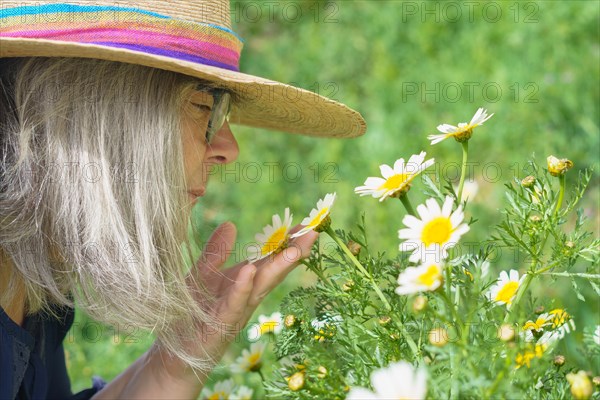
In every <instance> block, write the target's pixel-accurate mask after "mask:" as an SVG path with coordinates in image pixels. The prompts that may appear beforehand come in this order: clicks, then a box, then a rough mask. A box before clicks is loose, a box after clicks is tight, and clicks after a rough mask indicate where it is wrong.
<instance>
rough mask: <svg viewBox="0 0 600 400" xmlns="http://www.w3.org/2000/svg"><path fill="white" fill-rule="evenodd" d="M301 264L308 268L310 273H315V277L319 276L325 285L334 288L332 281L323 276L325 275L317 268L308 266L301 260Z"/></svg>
mask: <svg viewBox="0 0 600 400" xmlns="http://www.w3.org/2000/svg"><path fill="white" fill-rule="evenodd" d="M300 264H302V265H304V266H305V267H306V269H308V270H309V271H312V272H314V274H315V275H317V277H318V278H319V279H321V281H323V282H324V283H325V284H327V285H329V286H333V285H332V284H331V281H330V280H329V279H327V278H326V277H325V275H323V273H322V272H321V271H319V270H318V269H317V268H312V267H311V266H310V265H308V264H307V263H306V262H305V261H304V260H300Z"/></svg>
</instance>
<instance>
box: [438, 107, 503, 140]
mask: <svg viewBox="0 0 600 400" xmlns="http://www.w3.org/2000/svg"><path fill="white" fill-rule="evenodd" d="M492 115H494V114H490V115H487V111H486V110H485V109H483V108H479V109H478V110H477V112H476V113H475V115H474V116H473V118H471V122H469V123H468V124H467V123H465V122H461V123H459V124H458V126H454V125H448V124H442V125H438V127H437V130H438V131H440V132H442V133H443V135H429V136H427V139H429V140H431V144H432V145H433V144H437V143H439V142H441V141H443V140H445V139H447V138H449V137H453V138H454V139H456V141H457V142H466V141H467V140H469V139H470V138H471V136H472V135H473V129H475V128H476V127H478V126H479V125H483V123H484V122H485V121H487V120H488V119H490V118H492Z"/></svg>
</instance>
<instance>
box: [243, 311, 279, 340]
mask: <svg viewBox="0 0 600 400" xmlns="http://www.w3.org/2000/svg"><path fill="white" fill-rule="evenodd" d="M282 325H283V324H282V321H281V313H280V312H275V313H273V314H272V315H270V316H267V315H259V316H258V324H253V325H251V326H250V327H249V328H248V340H250V341H256V340H258V339H259V338H260V337H261V336H262V335H264V334H267V333H272V334H274V335H276V334H278V333H279V332H281V329H282V328H283V326H282Z"/></svg>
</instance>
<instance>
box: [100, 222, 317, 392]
mask: <svg viewBox="0 0 600 400" xmlns="http://www.w3.org/2000/svg"><path fill="white" fill-rule="evenodd" d="M299 228H300V226H296V227H295V228H294V229H293V230H292V232H295V231H296V230H298V229H299ZM317 236H318V234H317V233H316V232H309V233H307V234H306V235H303V236H301V237H299V238H297V239H295V240H292V241H290V243H289V247H288V248H287V249H285V250H284V251H282V252H281V253H279V254H277V255H275V256H271V257H267V258H265V259H263V260H260V261H258V262H256V263H254V264H250V263H248V262H245V261H244V262H241V263H239V264H237V265H235V266H233V267H231V268H228V269H225V270H221V269H220V268H221V266H222V265H223V264H224V263H225V261H227V258H228V257H229V254H230V253H231V250H232V248H233V246H234V243H235V237H236V228H235V225H234V224H232V223H229V222H227V223H224V224H221V225H220V226H219V227H218V228H217V229H216V230H215V231H214V232H213V234H212V235H211V237H210V239H209V241H208V242H207V244H206V246H205V248H204V251H203V252H202V256H201V257H200V259H199V260H198V262H197V263H196V266H195V268H193V269H192V270H191V271H190V274H189V276H188V279H187V282H188V284H189V285H191V287H192V288H193V289H197V288H198V285H197V282H202V283H203V284H204V286H205V287H206V288H207V289H208V290H210V294H212V296H213V297H214V298H215V302H214V303H213V304H212V307H209V306H208V304H209V303H208V302H206V301H205V300H206V299H203V298H199V299H198V302H199V304H201V305H202V306H203V307H205V310H206V311H207V312H209V313H211V314H212V315H213V316H215V317H216V318H218V319H219V320H220V321H221V323H222V324H223V326H224V327H225V326H227V327H229V328H230V329H227V330H223V329H216V328H215V327H213V326H199V327H198V336H197V337H196V338H193V339H192V340H190V341H189V346H190V348H189V349H187V350H188V351H189V352H191V353H192V354H198V355H199V356H203V355H207V354H208V355H210V357H212V359H213V360H215V361H218V360H220V359H221V357H222V356H223V353H224V352H225V350H226V349H227V347H228V346H229V344H230V343H231V341H232V340H233V339H234V338H235V336H236V334H237V333H239V331H240V330H241V329H243V328H244V326H245V325H246V323H247V322H248V320H249V319H250V317H251V316H252V313H253V312H254V310H256V307H257V306H258V305H259V304H260V302H261V301H262V300H263V299H264V298H265V296H266V295H267V294H269V293H270V292H271V290H273V288H274V287H275V286H277V285H278V284H279V283H280V282H281V281H282V280H283V279H284V278H285V277H286V276H287V274H289V273H290V272H291V271H292V270H293V269H294V267H295V266H296V265H298V261H299V260H300V259H301V258H304V257H307V256H308V255H309V254H310V249H311V247H312V245H313V243H314V242H315V240H316V238H317ZM224 331H225V332H224ZM207 377H208V376H207V374H201V373H198V372H194V371H192V370H191V369H190V368H189V367H188V366H187V365H186V364H185V363H183V362H182V361H181V360H180V359H178V358H176V357H173V356H171V355H169V354H167V352H166V351H165V350H164V349H162V348H161V346H160V345H159V344H158V343H154V345H153V346H152V347H151V348H150V350H148V351H147V352H146V353H144V355H142V357H140V358H139V359H138V360H137V361H136V362H135V363H134V364H132V365H131V366H130V367H129V368H128V369H127V370H125V371H124V372H123V373H122V374H121V375H119V376H118V377H116V378H115V379H114V380H113V381H111V382H110V383H109V384H108V385H107V386H106V387H105V388H104V389H102V390H101V391H99V392H98V393H96V394H95V395H94V396H93V399H94V400H96V399H115V398H127V399H196V398H197V397H198V395H199V394H200V391H201V390H202V387H203V385H204V382H205V381H206V378H207Z"/></svg>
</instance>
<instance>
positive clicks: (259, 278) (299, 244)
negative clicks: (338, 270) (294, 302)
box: [250, 232, 319, 304]
mask: <svg viewBox="0 0 600 400" xmlns="http://www.w3.org/2000/svg"><path fill="white" fill-rule="evenodd" d="M318 236H319V234H318V233H316V232H309V233H307V234H306V235H303V236H300V237H299V238H296V239H294V240H293V241H292V242H291V243H290V246H289V247H288V248H287V249H285V250H284V251H282V252H281V253H279V254H277V255H276V256H275V257H273V258H268V259H267V261H265V263H264V264H262V265H261V266H258V269H257V273H256V278H255V279H254V289H253V293H252V296H251V297H252V298H251V299H250V301H251V304H258V303H260V301H262V299H263V298H264V297H265V296H266V295H267V294H268V293H269V292H270V291H271V290H273V288H274V287H275V286H277V285H278V284H279V283H281V282H282V281H283V280H284V279H285V277H286V276H287V275H288V274H289V273H290V272H291V271H292V270H293V269H294V268H295V267H296V265H298V261H299V260H300V259H302V258H305V257H308V256H309V255H310V250H311V248H312V245H313V243H314V242H315V240H316V239H317V237H318ZM269 261H270V262H269Z"/></svg>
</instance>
